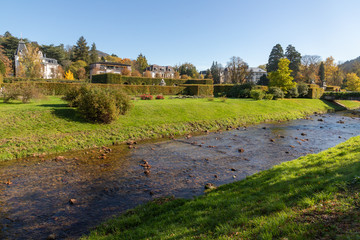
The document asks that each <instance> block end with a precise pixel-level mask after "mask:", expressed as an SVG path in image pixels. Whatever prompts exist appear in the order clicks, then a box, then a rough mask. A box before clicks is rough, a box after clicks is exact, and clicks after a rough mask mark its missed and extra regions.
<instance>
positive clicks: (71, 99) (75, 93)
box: [62, 88, 84, 107]
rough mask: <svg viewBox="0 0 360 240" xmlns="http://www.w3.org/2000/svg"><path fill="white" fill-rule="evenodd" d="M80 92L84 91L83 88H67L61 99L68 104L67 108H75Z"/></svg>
mask: <svg viewBox="0 0 360 240" xmlns="http://www.w3.org/2000/svg"><path fill="white" fill-rule="evenodd" d="M81 90H84V88H81V89H79V88H69V89H68V90H67V91H66V93H65V95H64V96H63V97H62V99H63V100H64V101H67V102H68V105H69V107H77V106H78V104H79V99H80V95H81Z"/></svg>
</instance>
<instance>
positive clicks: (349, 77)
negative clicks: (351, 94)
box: [346, 73, 360, 92]
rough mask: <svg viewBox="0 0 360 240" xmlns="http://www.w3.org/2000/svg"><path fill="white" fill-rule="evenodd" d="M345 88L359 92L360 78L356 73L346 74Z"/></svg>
mask: <svg viewBox="0 0 360 240" xmlns="http://www.w3.org/2000/svg"><path fill="white" fill-rule="evenodd" d="M346 84H347V87H346V89H347V90H349V91H355V92H360V78H359V77H358V76H357V75H356V73H348V74H346Z"/></svg>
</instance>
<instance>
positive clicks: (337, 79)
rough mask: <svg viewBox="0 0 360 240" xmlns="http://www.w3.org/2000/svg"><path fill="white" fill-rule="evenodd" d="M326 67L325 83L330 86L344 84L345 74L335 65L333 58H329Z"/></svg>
mask: <svg viewBox="0 0 360 240" xmlns="http://www.w3.org/2000/svg"><path fill="white" fill-rule="evenodd" d="M324 66H325V81H326V83H327V84H328V85H335V86H340V85H341V84H342V81H343V78H344V74H343V72H342V70H341V69H340V68H339V67H338V65H337V64H336V63H335V60H334V58H333V57H328V58H326V60H325V63H324Z"/></svg>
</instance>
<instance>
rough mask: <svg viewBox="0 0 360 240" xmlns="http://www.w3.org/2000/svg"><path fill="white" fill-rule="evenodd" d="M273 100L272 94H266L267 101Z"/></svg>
mask: <svg viewBox="0 0 360 240" xmlns="http://www.w3.org/2000/svg"><path fill="white" fill-rule="evenodd" d="M273 98H274V95H272V94H271V93H267V94H265V99H267V100H272V99H273Z"/></svg>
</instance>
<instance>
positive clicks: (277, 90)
mask: <svg viewBox="0 0 360 240" xmlns="http://www.w3.org/2000/svg"><path fill="white" fill-rule="evenodd" d="M269 93H270V94H272V95H273V97H274V99H278V98H284V92H283V91H282V90H281V89H280V88H279V87H270V88H269Z"/></svg>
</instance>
